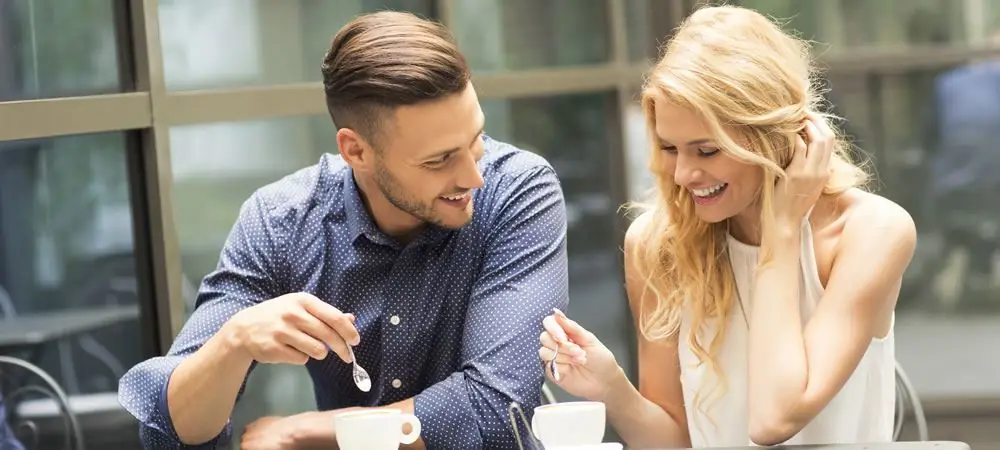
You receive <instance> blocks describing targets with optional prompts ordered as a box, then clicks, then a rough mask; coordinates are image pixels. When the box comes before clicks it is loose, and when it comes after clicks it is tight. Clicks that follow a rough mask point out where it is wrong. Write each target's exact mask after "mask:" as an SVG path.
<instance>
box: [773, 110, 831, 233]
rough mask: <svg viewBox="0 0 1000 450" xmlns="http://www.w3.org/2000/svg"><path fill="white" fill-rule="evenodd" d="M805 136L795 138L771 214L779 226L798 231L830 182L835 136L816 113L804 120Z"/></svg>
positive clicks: (775, 191) (775, 193) (776, 188)
mask: <svg viewBox="0 0 1000 450" xmlns="http://www.w3.org/2000/svg"><path fill="white" fill-rule="evenodd" d="M805 134H806V138H807V140H806V139H802V136H799V137H798V138H797V145H796V147H795V155H793V156H792V162H791V164H789V165H788V168H787V169H785V177H784V178H782V179H781V180H778V183H777V185H776V186H775V189H774V212H775V217H776V219H777V220H778V221H779V225H787V226H789V227H798V226H799V224H800V223H801V222H802V218H803V217H805V215H806V213H807V212H808V211H809V208H812V207H813V205H815V204H816V200H818V199H819V196H820V194H822V193H823V187H824V186H826V182H827V180H828V179H829V178H830V155H832V154H833V148H834V144H835V143H836V139H837V136H836V134H835V133H834V132H833V130H831V129H830V127H829V126H828V125H827V124H826V121H825V120H824V119H823V118H822V117H820V116H819V115H817V114H815V113H811V114H809V118H808V119H806V123H805Z"/></svg>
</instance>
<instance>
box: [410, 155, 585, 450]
mask: <svg viewBox="0 0 1000 450" xmlns="http://www.w3.org/2000/svg"><path fill="white" fill-rule="evenodd" d="M511 183H514V185H513V186H512V191H511V192H513V194H512V195H510V198H509V200H508V201H506V202H505V205H504V206H503V207H502V209H501V210H500V212H499V214H498V216H497V219H496V220H495V223H496V226H494V227H493V231H492V232H491V233H490V235H489V236H488V240H487V243H486V247H485V248H486V255H485V256H484V262H483V266H482V272H481V275H480V277H479V279H478V280H477V282H476V283H475V285H474V287H473V290H472V297H471V298H470V303H469V309H468V313H467V317H466V322H465V328H464V331H463V336H462V339H463V341H462V342H463V348H462V355H461V361H462V368H461V370H460V371H458V372H456V373H454V374H452V375H451V376H450V377H448V378H447V379H445V380H444V381H441V382H439V383H437V384H435V385H433V386H431V387H429V388H428V389H426V390H424V391H423V392H422V393H420V394H418V395H417V396H416V397H415V398H414V410H415V414H416V416H417V417H418V418H419V419H420V422H421V425H422V432H421V436H422V437H423V439H424V442H425V444H426V445H427V447H428V448H432V449H436V448H496V449H500V448H517V444H516V441H515V436H514V429H513V428H512V425H511V423H510V419H509V418H508V413H507V410H508V407H509V406H510V404H511V403H512V402H517V403H518V404H519V405H520V406H521V408H522V409H523V410H524V412H525V414H526V415H527V416H528V418H529V420H530V418H531V414H532V412H533V409H534V408H535V407H536V406H538V405H539V404H540V403H541V387H542V383H543V382H544V379H545V378H544V377H545V376H544V374H543V372H542V367H541V364H540V363H539V361H538V336H539V334H541V330H542V325H541V324H542V319H543V318H544V317H545V316H546V315H547V314H549V313H550V312H551V311H552V308H561V309H565V308H566V306H567V304H568V302H569V294H568V291H569V282H568V274H567V258H566V206H565V202H564V199H563V194H562V189H561V187H560V185H559V181H558V179H557V178H556V175H555V172H554V171H553V170H552V169H551V168H550V167H541V168H538V169H533V170H531V171H528V172H525V173H522V174H520V175H519V176H517V177H513V178H512V180H511ZM518 417H519V416H518ZM519 433H520V436H521V439H522V440H525V439H530V438H529V437H528V434H527V433H529V431H528V430H527V428H525V427H524V426H523V425H519Z"/></svg>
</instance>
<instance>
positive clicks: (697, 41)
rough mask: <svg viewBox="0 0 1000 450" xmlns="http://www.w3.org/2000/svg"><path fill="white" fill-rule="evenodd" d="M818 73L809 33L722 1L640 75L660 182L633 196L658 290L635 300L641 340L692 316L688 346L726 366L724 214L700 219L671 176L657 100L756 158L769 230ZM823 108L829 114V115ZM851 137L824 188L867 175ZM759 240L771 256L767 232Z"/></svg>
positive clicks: (735, 152)
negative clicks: (711, 326)
mask: <svg viewBox="0 0 1000 450" xmlns="http://www.w3.org/2000/svg"><path fill="white" fill-rule="evenodd" d="M814 75H815V71H814V68H813V65H812V59H811V57H810V48H809V44H808V43H807V42H805V41H803V40H800V39H797V38H795V37H793V36H790V35H788V34H786V33H785V32H783V31H782V30H781V29H780V28H779V26H778V25H777V24H775V23H774V22H772V21H771V20H770V19H768V18H767V17H765V16H763V15H761V14H759V13H757V12H755V11H753V10H749V9H744V8H739V7H734V6H717V7H706V8H702V9H699V10H697V11H696V12H694V13H693V14H691V16H689V17H688V18H687V19H686V20H685V21H684V23H683V24H681V26H680V27H679V28H678V29H677V30H676V33H675V34H674V36H673V37H672V38H671V39H670V41H669V42H667V44H666V47H665V49H664V53H663V57H662V58H661V59H660V61H659V63H657V65H656V67H654V68H653V69H652V71H651V72H650V73H649V75H648V76H647V80H646V84H645V86H644V89H643V93H642V107H643V110H644V113H645V116H646V121H647V126H648V130H649V133H650V138H651V142H652V143H653V146H652V149H651V156H650V161H649V168H650V170H651V171H652V173H653V175H654V177H655V181H656V189H654V191H653V193H652V196H651V198H650V199H649V200H648V201H647V202H645V203H640V204H636V205H634V206H637V207H638V208H639V209H640V210H641V211H642V213H643V215H645V216H647V217H644V218H643V219H645V220H643V222H644V226H642V227H637V228H638V229H637V230H636V231H637V233H638V234H636V235H635V236H634V237H635V238H636V239H635V240H634V242H638V243H640V244H639V245H638V246H635V247H634V250H633V251H632V252H631V253H632V256H631V261H630V263H631V264H632V265H633V266H634V267H636V268H637V269H638V270H639V273H640V274H641V275H642V277H643V278H644V294H645V293H647V292H650V291H651V292H652V294H654V295H652V296H647V295H643V298H644V299H645V298H650V297H651V298H655V300H654V301H655V304H654V305H641V308H640V311H642V314H641V315H640V317H639V328H640V331H641V333H642V334H643V336H644V337H645V338H646V339H650V340H658V339H665V338H669V337H672V336H673V335H675V333H677V332H678V331H679V329H680V323H681V319H682V312H683V313H686V314H689V316H688V317H687V318H688V319H689V320H690V329H691V332H690V334H689V336H687V339H688V342H689V344H690V347H691V349H692V350H693V352H694V353H695V355H696V356H697V358H698V360H699V362H700V363H702V364H708V365H709V367H710V368H711V369H712V370H713V371H714V372H715V374H716V375H718V376H719V378H720V380H721V378H722V373H721V370H720V369H719V367H718V365H717V364H716V363H715V361H714V358H715V356H716V354H717V353H718V350H719V348H720V346H721V344H722V341H723V339H724V334H725V327H724V326H721V325H722V324H725V323H726V320H728V317H729V313H730V311H731V309H732V307H733V304H734V303H733V298H734V292H735V281H734V278H733V273H732V268H731V266H730V265H729V258H728V250H727V245H726V233H727V224H726V222H725V221H723V222H720V223H714V224H713V223H708V222H705V221H702V220H700V219H699V218H698V217H697V216H696V215H695V212H694V204H693V202H692V201H691V199H690V194H689V193H688V191H687V190H686V189H684V188H682V187H680V186H677V185H676V184H675V183H674V178H673V176H674V174H673V173H671V172H668V171H666V170H665V167H667V166H666V165H665V164H664V162H663V158H664V155H663V152H662V150H661V149H660V148H659V143H658V142H659V139H658V138H657V137H656V134H655V133H656V132H655V129H656V125H655V124H656V102H657V101H659V102H666V103H668V104H671V105H677V106H679V107H684V108H688V109H690V110H692V111H694V112H695V113H697V114H698V115H699V116H700V117H701V118H702V119H703V120H704V123H705V124H706V125H707V127H708V129H709V131H710V132H711V133H712V135H713V136H712V138H713V139H714V141H715V142H716V143H717V144H718V145H719V146H720V148H721V149H722V151H724V152H725V153H726V154H727V155H728V156H731V157H733V158H735V159H737V160H739V161H742V162H744V163H747V164H753V165H757V166H760V167H762V168H763V171H764V182H763V186H762V188H761V191H760V194H759V195H760V197H759V199H758V201H759V204H760V207H761V218H762V220H761V221H762V223H761V227H762V228H763V229H768V228H769V227H770V226H772V225H773V224H772V223H771V222H772V221H773V217H772V214H771V211H772V199H773V195H774V186H775V183H776V181H777V180H778V179H779V178H781V177H783V176H784V170H783V169H784V168H785V167H787V166H788V164H789V163H790V162H791V158H792V155H793V151H794V148H795V144H796V139H797V138H798V136H799V134H800V133H801V132H802V131H803V129H804V126H805V120H806V117H807V114H808V113H810V112H816V113H818V111H819V106H820V102H821V92H819V90H818V88H817V85H818V82H817V80H815V79H814ZM654 100H655V101H654ZM823 117H824V118H827V121H828V123H829V122H830V121H829V118H830V117H831V116H829V115H823ZM830 125H831V128H832V129H836V128H835V127H834V126H833V125H832V124H830ZM727 130H728V131H729V132H730V133H733V136H731V135H730V134H728V133H727ZM737 141H739V142H743V143H745V144H746V145H747V146H748V148H744V147H742V146H741V145H739V144H738V143H737ZM849 147H850V144H849V143H848V142H847V141H846V140H845V139H844V138H843V136H841V135H838V139H837V143H836V148H835V149H834V154H833V156H832V158H831V169H830V170H831V174H830V179H829V182H828V183H827V185H826V187H825V189H824V191H823V192H824V193H825V194H835V193H840V192H843V191H846V190H847V189H850V188H852V187H858V186H862V185H863V184H864V183H865V182H866V181H867V175H866V173H865V171H863V170H862V169H861V168H859V167H858V165H856V164H854V163H852V162H851V161H850V159H849V154H848V150H849ZM762 247H763V248H762V251H763V253H764V259H765V261H766V260H767V258H768V255H769V251H768V246H767V242H764V243H763V245H762ZM710 320H711V321H718V323H719V324H720V326H718V327H716V330H717V331H716V333H715V336H714V337H712V339H711V340H710V343H708V344H707V346H706V343H705V342H702V341H701V339H700V338H699V337H698V334H699V331H700V330H701V329H702V327H703V326H704V325H705V324H706V322H707V321H710Z"/></svg>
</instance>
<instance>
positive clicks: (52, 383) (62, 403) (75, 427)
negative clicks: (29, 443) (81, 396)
mask: <svg viewBox="0 0 1000 450" xmlns="http://www.w3.org/2000/svg"><path fill="white" fill-rule="evenodd" d="M3 365H8V366H14V367H17V368H19V369H22V370H26V371H28V372H31V373H32V374H33V375H35V376H37V377H38V378H40V379H41V380H42V381H43V382H44V383H45V384H46V386H45V387H41V386H25V387H22V388H20V389H17V390H15V391H14V392H11V393H10V395H8V396H7V401H8V402H9V406H14V405H15V404H16V402H15V400H14V399H16V398H17V397H19V396H21V395H22V394H25V393H28V392H36V393H42V394H44V395H47V396H49V397H52V398H53V399H54V400H55V401H56V403H57V404H58V406H59V408H60V409H61V410H62V411H63V414H65V420H66V426H67V428H68V429H69V433H68V434H67V436H66V448H67V449H70V450H84V442H83V431H82V429H81V428H80V423H79V422H78V421H77V420H76V415H75V414H73V411H72V410H71V409H70V406H69V399H68V398H67V397H66V393H65V392H63V389H62V388H61V387H59V383H56V380H55V379H53V378H52V377H51V376H50V375H49V374H48V373H46V372H45V371H44V370H42V369H41V368H40V367H38V366H36V365H34V364H32V363H30V362H27V361H24V360H21V359H18V358H12V357H10V356H3V355H0V366H3ZM11 409H12V410H16V407H13V408H11ZM12 425H17V424H12ZM23 425H25V426H28V427H29V428H34V426H33V425H34V424H32V423H27V424H23ZM35 444H36V445H37V442H36V443H35Z"/></svg>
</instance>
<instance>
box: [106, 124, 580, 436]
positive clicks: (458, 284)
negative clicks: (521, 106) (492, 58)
mask: <svg viewBox="0 0 1000 450" xmlns="http://www.w3.org/2000/svg"><path fill="white" fill-rule="evenodd" d="M484 139H485V141H486V145H485V148H486V152H485V156H484V157H483V159H482V160H481V161H480V169H481V170H482V172H483V177H484V179H485V186H484V187H483V188H482V189H479V190H477V191H476V192H475V194H474V197H473V204H474V208H475V211H474V214H473V219H472V221H471V222H470V223H469V224H468V225H466V226H465V227H463V228H461V229H459V230H447V229H443V228H438V227H428V228H427V229H426V230H425V231H424V232H423V233H422V234H421V235H420V236H419V237H418V238H417V239H415V240H414V241H413V242H411V243H410V244H409V245H406V246H401V245H399V244H398V243H396V242H395V241H394V240H393V239H391V238H389V237H388V236H386V235H385V234H383V233H382V232H380V231H379V230H378V228H377V227H376V226H375V224H374V222H373V221H372V220H371V218H370V217H369V216H368V214H367V213H366V211H365V209H364V207H363V205H362V202H361V199H360V197H359V195H358V192H357V187H356V186H355V184H354V180H353V176H352V175H351V169H350V168H349V167H348V166H347V165H346V164H345V163H344V162H343V160H342V159H341V158H340V157H339V156H335V155H324V156H323V157H322V158H321V159H320V162H319V164H317V165H315V166H312V167H309V168H306V169H302V170H300V171H298V172H296V173H294V174H292V175H289V176H288V177H285V178H284V179H282V180H280V181H278V182H276V183H274V184H271V185H269V186H266V187H264V188H262V189H260V190H258V191H257V192H256V193H255V194H254V195H253V196H252V197H251V198H250V199H249V200H248V201H247V202H246V203H245V204H244V206H243V208H242V209H241V211H240V216H239V219H238V220H237V222H236V225H235V226H234V228H233V230H232V232H231V234H230V236H229V238H228V240H227V242H226V244H225V247H224V249H223V252H222V256H221V258H220V262H219V266H218V268H217V269H216V270H215V271H213V272H212V273H211V274H209V275H208V276H207V277H206V278H205V280H204V281H203V282H202V285H201V289H200V291H199V295H198V302H197V308H196V309H195V311H194V313H193V314H192V316H191V318H190V319H189V320H188V322H187V323H186V324H185V325H184V328H183V329H182V330H181V333H180V334H179V335H178V336H177V339H176V340H175V341H174V344H173V346H172V347H171V349H170V351H169V352H168V354H167V355H166V356H162V357H157V358H152V359H150V360H148V361H144V362H142V363H140V364H138V365H136V366H135V367H133V368H132V369H131V370H130V371H129V372H128V373H126V374H125V376H123V377H122V379H121V381H120V385H119V400H120V402H121V403H122V405H123V406H124V407H125V408H126V409H127V410H128V411H129V412H130V413H132V414H133V415H134V416H135V417H136V418H137V419H138V420H139V421H140V422H141V424H142V427H141V436H142V439H143V442H144V444H145V446H146V447H147V448H158V449H159V448H164V449H166V448H215V447H216V446H218V445H222V444H224V443H226V442H227V441H228V440H229V436H230V432H229V428H230V426H227V429H226V430H224V431H223V432H222V434H220V436H219V437H217V438H216V439H215V440H213V441H212V442H209V443H206V444H205V445H203V446H199V447H185V446H182V445H181V444H180V442H179V440H178V439H177V435H176V433H175V432H174V430H173V427H172V425H171V421H170V418H169V416H168V413H167V411H168V410H167V407H166V402H165V400H166V384H167V380H168V379H169V377H170V374H171V372H172V371H173V370H174V368H175V367H177V365H178V364H179V363H180V362H181V361H182V360H183V358H184V357H185V356H187V355H190V354H191V353H193V352H194V351H196V350H197V349H198V348H199V347H200V346H201V345H202V344H203V343H204V342H205V341H206V340H207V339H208V338H209V337H210V336H212V335H213V334H214V333H216V332H217V331H218V330H219V328H220V327H221V326H222V324H223V323H225V322H226V320H228V319H229V318H230V317H232V315H233V314H235V313H236V312H238V311H240V310H241V309H243V308H246V307H249V306H252V305H255V304H257V303H259V302H262V301H267V300H268V299H270V298H274V297H277V296H280V295H282V294H284V293H288V292H309V293H312V294H313V295H315V296H317V297H319V298H321V299H323V300H324V301H326V302H328V303H330V304H331V305H333V306H335V307H337V308H338V309H340V310H342V311H345V312H351V313H354V314H355V315H356V317H357V321H356V326H357V327H358V330H359V331H360V333H361V344H360V345H359V346H358V347H356V348H355V356H356V357H357V359H358V361H359V363H361V365H362V366H364V367H365V369H367V370H368V372H369V374H370V375H371V376H372V380H373V386H372V389H371V391H370V392H368V393H364V392H361V391H359V390H358V389H357V388H356V387H355V386H354V384H353V382H352V379H351V366H350V365H348V364H344V363H343V362H342V361H340V360H339V359H338V358H326V359H325V360H323V361H316V360H310V361H309V362H308V363H307V364H306V367H307V369H308V371H309V374H310V376H311V377H312V380H313V384H314V386H315V389H316V403H317V405H318V406H319V409H321V410H329V409H336V408H344V407H348V406H378V405H385V404H389V403H393V402H396V401H399V400H404V399H407V398H410V397H413V398H414V408H415V414H416V415H417V417H419V418H420V421H421V423H422V433H421V435H422V437H423V439H424V441H425V443H426V444H427V446H428V448H432V449H437V448H447V449H453V448H454V449H467V448H495V449H507V448H510V449H513V448H516V442H515V439H514V434H513V429H512V428H511V425H510V423H509V419H508V416H507V407H508V406H509V404H510V403H511V402H514V401H516V402H517V403H519V404H520V405H521V407H522V408H523V409H524V410H525V412H526V413H528V414H529V419H530V414H531V411H532V409H533V408H534V407H535V406H538V405H539V404H540V403H541V398H540V397H541V395H540V391H541V385H542V382H543V380H544V376H543V374H542V368H541V365H540V364H539V363H538V353H537V348H538V344H537V341H538V335H539V334H540V333H541V331H542V328H541V322H542V319H543V318H544V317H545V316H546V315H547V314H549V312H550V311H551V310H552V308H553V307H557V308H566V306H567V303H568V290H569V289H568V284H569V283H568V278H567V259H566V210H565V202H564V200H563V194H562V189H561V187H560V184H559V181H558V179H557V177H556V174H555V172H554V171H553V169H552V167H551V166H550V165H549V164H548V162H547V161H545V160H544V159H543V158H542V157H540V156H538V155H535V154H532V153H530V152H526V151H523V150H519V149H517V148H515V147H513V146H510V145H507V144H504V143H501V142H499V141H495V140H492V139H490V138H488V137H484ZM244 382H245V380H244ZM520 433H521V436H526V435H527V433H528V431H527V430H526V429H525V428H524V427H523V426H522V427H521V430H520Z"/></svg>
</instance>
